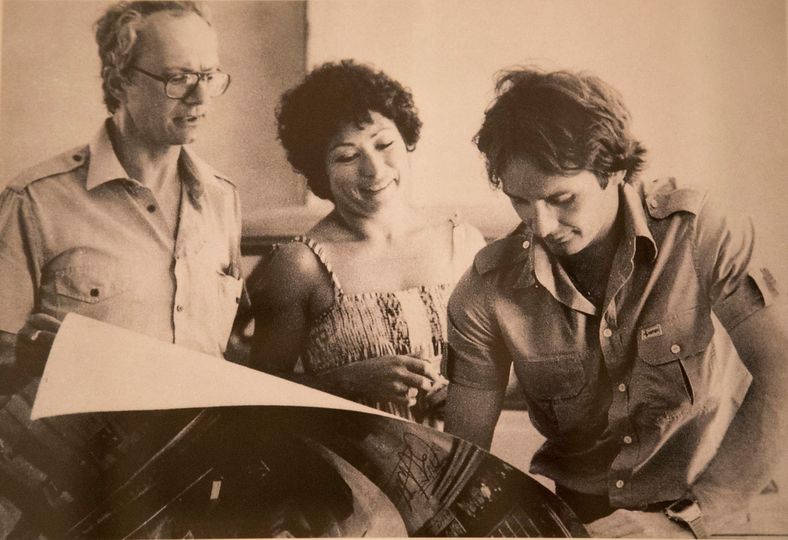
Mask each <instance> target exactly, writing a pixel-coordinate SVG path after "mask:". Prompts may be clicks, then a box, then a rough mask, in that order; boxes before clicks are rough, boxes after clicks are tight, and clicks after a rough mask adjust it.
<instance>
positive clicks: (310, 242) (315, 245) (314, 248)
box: [289, 235, 342, 297]
mask: <svg viewBox="0 0 788 540" xmlns="http://www.w3.org/2000/svg"><path fill="white" fill-rule="evenodd" d="M289 243H300V244H303V245H305V246H306V247H308V248H309V250H310V251H311V252H312V253H313V254H314V255H315V257H316V258H317V260H318V261H319V262H320V266H321V267H322V268H323V270H324V271H325V272H326V273H327V274H328V276H329V278H331V284H332V285H333V287H334V296H335V297H339V296H341V295H342V287H341V286H340V284H339V280H338V279H337V276H336V274H334V270H333V269H332V268H331V263H330V262H329V261H328V257H327V256H326V252H325V249H324V248H323V246H322V245H321V244H320V243H319V242H318V241H317V240H315V239H314V238H311V237H309V236H306V235H300V236H296V237H294V238H293V239H292V240H291V241H290V242H289Z"/></svg>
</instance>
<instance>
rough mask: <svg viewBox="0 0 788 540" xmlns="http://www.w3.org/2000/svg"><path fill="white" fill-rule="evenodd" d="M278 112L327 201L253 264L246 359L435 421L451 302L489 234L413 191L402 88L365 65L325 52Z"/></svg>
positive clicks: (413, 131)
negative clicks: (326, 58) (257, 272)
mask: <svg viewBox="0 0 788 540" xmlns="http://www.w3.org/2000/svg"><path fill="white" fill-rule="evenodd" d="M277 121H278V129H279V131H278V134H279V139H280V141H281V142H282V145H283V146H284V148H285V151H286V152H287V158H288V160H289V161H290V163H291V164H292V165H293V167H294V168H295V169H296V170H297V171H298V172H300V173H301V174H303V175H304V176H305V177H306V179H307V184H308V186H309V188H310V190H311V191H312V192H313V193H314V194H315V195H317V196H318V197H321V198H324V199H328V200H330V201H331V202H332V203H333V204H334V209H333V210H332V211H331V212H330V213H329V214H328V215H327V216H326V217H325V218H323V219H322V220H321V221H320V222H319V223H318V224H317V225H315V226H314V227H313V228H312V229H311V230H310V231H309V232H308V233H307V235H306V236H303V237H299V238H296V239H295V240H294V241H292V242H290V243H286V244H280V245H278V246H276V249H275V250H274V252H273V254H272V256H270V257H269V258H267V259H266V260H265V261H264V262H263V263H261V264H263V265H265V267H264V268H263V269H262V275H261V276H260V279H259V280H256V281H257V283H260V284H261V285H260V286H259V287H258V288H257V290H253V291H251V296H252V309H253V312H254V317H255V332H254V337H253V345H252V353H251V361H250V363H251V365H252V366H253V367H255V368H257V369H261V370H264V371H267V372H270V373H274V374H277V375H280V376H284V377H288V378H290V379H292V380H296V381H299V382H302V383H304V384H308V385H310V386H313V387H316V388H320V389H322V390H325V391H328V392H331V393H334V394H338V395H341V396H344V397H347V398H350V399H354V400H356V401H360V402H362V403H366V404H368V405H371V406H374V407H377V408H379V409H382V410H385V411H388V412H391V413H393V414H397V415H399V416H402V417H405V418H409V419H413V420H416V421H422V422H427V423H430V424H432V425H437V424H439V422H438V421H437V420H438V417H439V416H440V415H439V414H436V411H437V410H438V409H439V405H440V404H441V402H442V399H441V396H442V395H444V394H445V392H444V389H445V388H444V387H445V383H446V381H445V379H444V377H443V375H442V374H441V366H442V364H444V362H443V361H442V360H443V357H444V356H445V354H446V303H447V301H448V298H449V295H450V293H451V291H452V289H453V286H454V283H455V282H456V280H457V279H458V278H459V276H460V275H461V274H462V272H464V270H465V269H466V268H467V267H468V266H469V265H470V263H471V261H472V258H473V255H474V254H475V253H476V251H478V249H479V248H480V247H481V246H482V245H483V243H484V241H483V239H482V237H481V235H480V233H479V232H478V231H477V230H476V229H474V228H473V227H470V226H468V225H465V224H461V223H459V222H458V221H457V220H456V219H448V218H444V217H438V216H435V215H433V214H431V213H430V212H429V211H425V210H419V209H416V208H414V207H413V206H411V204H410V203H409V198H408V196H407V193H408V190H409V186H410V185H411V183H412V182H414V181H415V179H414V178H412V176H411V169H410V152H412V151H413V150H414V149H415V147H416V142H417V141H418V139H419V132H420V129H421V121H420V120H419V118H418V115H417V113H416V109H415V107H414V104H413V98H412V95H411V93H410V92H409V91H408V90H406V89H405V88H404V87H403V86H402V85H401V84H400V83H398V82H397V81H394V80H392V79H391V78H390V77H388V76H387V75H386V74H384V73H382V72H380V71H376V70H374V69H373V68H371V67H369V66H366V65H362V64H358V63H355V62H353V61H351V60H345V61H342V62H338V63H327V64H324V65H322V66H320V67H318V68H316V69H315V70H313V71H312V72H311V73H309V74H308V75H307V76H306V77H305V79H304V80H303V81H302V82H301V83H300V84H298V85H297V86H295V87H294V88H292V89H290V90H289V91H287V92H286V93H285V94H284V95H283V96H282V99H281V102H280V104H279V107H278V109H277ZM299 358H300V359H301V365H302V366H303V369H297V368H296V366H297V364H298V360H299Z"/></svg>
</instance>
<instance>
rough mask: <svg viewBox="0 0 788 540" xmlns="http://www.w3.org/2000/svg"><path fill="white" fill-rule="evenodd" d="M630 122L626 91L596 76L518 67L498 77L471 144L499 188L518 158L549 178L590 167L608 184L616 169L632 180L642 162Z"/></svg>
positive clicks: (641, 155)
mask: <svg viewBox="0 0 788 540" xmlns="http://www.w3.org/2000/svg"><path fill="white" fill-rule="evenodd" d="M629 124H630V114H629V110H628V109H627V107H626V106H625V105H624V102H623V101H622V99H621V95H620V94H619V93H618V92H617V91H616V90H615V89H614V88H612V87H611V86H610V85H608V84H607V83H605V82H604V81H602V80H601V79H599V78H598V77H595V76H593V75H590V74H587V73H574V72H570V71H554V72H544V71H542V70H540V69H538V68H533V67H521V68H517V69H511V70H507V71H505V72H502V73H501V74H500V75H499V76H498V82H497V84H496V98H495V100H494V101H493V103H492V105H491V106H490V107H488V108H487V110H486V111H485V114H484V122H483V123H482V127H481V129H480V130H479V132H478V133H477V134H476V136H475V137H474V138H473V142H474V143H475V144H476V146H477V147H478V149H479V151H480V152H481V153H482V154H483V155H484V158H485V161H486V166H487V174H488V176H489V179H490V183H492V184H493V185H494V186H496V187H499V186H500V184H501V173H502V171H503V170H504V168H505V167H506V166H507V165H508V163H509V162H510V161H511V160H512V158H514V157H518V156H521V157H527V158H529V159H531V160H533V161H534V163H535V164H536V165H537V166H538V167H540V168H541V169H542V170H543V171H544V172H545V173H546V174H550V175H556V176H557V175H561V176H570V175H572V174H576V173H578V172H580V171H583V170H587V171H591V172H593V173H594V174H595V175H596V177H597V180H598V181H599V184H600V185H601V186H602V187H603V188H604V187H606V186H607V183H608V179H609V177H610V175H611V174H613V173H615V172H617V171H626V173H625V175H624V181H625V182H632V181H633V180H634V179H635V178H636V177H637V175H638V173H639V172H640V171H641V170H642V168H643V166H644V164H645V159H644V155H645V153H646V149H645V148H644V147H643V146H642V145H641V143H640V142H639V141H638V140H636V139H635V138H634V137H633V136H632V134H631V133H630V131H629Z"/></svg>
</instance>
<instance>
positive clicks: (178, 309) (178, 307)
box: [175, 304, 183, 311]
mask: <svg viewBox="0 0 788 540" xmlns="http://www.w3.org/2000/svg"><path fill="white" fill-rule="evenodd" d="M175 310H176V311H183V306H182V305H180V304H178V305H177V306H175Z"/></svg>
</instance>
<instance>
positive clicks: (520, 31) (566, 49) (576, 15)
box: [307, 0, 788, 283]
mask: <svg viewBox="0 0 788 540" xmlns="http://www.w3.org/2000/svg"><path fill="white" fill-rule="evenodd" d="M307 15H308V20H309V41H308V47H307V63H308V65H309V66H310V67H311V66H314V65H316V64H319V63H321V62H323V61H326V60H337V59H340V58H345V57H353V58H356V59H359V60H362V61H366V62H370V63H373V64H375V65H376V66H377V67H378V68H381V69H383V70H384V71H386V72H387V73H389V74H390V75H392V76H393V77H395V78H397V79H399V80H400V81H401V82H403V83H404V84H405V85H406V86H409V87H410V88H411V89H412V91H413V93H414V97H415V100H416V105H417V106H418V107H419V110H420V112H421V117H422V120H423V122H424V130H423V137H422V141H421V142H420V144H419V147H418V148H417V150H416V152H415V153H414V155H413V164H414V168H415V170H416V172H417V174H418V176H419V180H420V183H419V185H418V186H417V187H416V189H415V190H414V193H413V199H414V201H415V202H417V203H419V204H425V205H432V204H439V205H441V206H444V205H448V206H452V205H455V206H459V207H462V206H464V205H474V206H478V205H482V206H484V207H486V208H487V209H488V211H487V212H486V215H487V216H488V217H487V219H493V220H499V221H505V220H507V219H508V220H514V219H516V218H515V217H514V216H513V213H512V212H511V210H510V208H509V207H508V204H507V202H506V201H505V200H504V198H503V197H502V196H500V195H496V194H495V193H492V192H491V191H490V189H489V188H488V187H487V184H486V177H485V174H484V166H483V162H482V160H481V158H480V157H479V155H478V152H477V151H476V149H475V147H474V146H473V144H472V143H471V138H472V137H473V135H474V134H475V133H476V131H477V130H478V128H479V126H480V124H481V120H482V116H483V113H484V109H485V107H486V106H487V105H488V104H489V102H490V100H491V99H492V97H493V86H494V74H495V73H496V72H497V71H498V70H500V69H502V68H505V67H507V66H511V65H516V64H537V65H539V66H542V67H544V68H546V69H564V68H565V69H572V70H586V71H591V72H593V73H595V74H597V75H599V76H600V77H602V78H603V79H605V80H606V81H608V82H609V83H611V84H612V85H613V86H615V87H616V88H617V89H618V90H619V91H620V92H621V93H622V94H623V96H624V100H625V102H626V103H627V105H628V106H629V108H630V111H631V112H632V116H633V118H634V124H633V132H634V133H635V134H636V136H637V137H639V138H640V140H641V141H643V142H644V144H645V145H646V147H647V148H648V150H649V155H648V159H649V167H648V169H647V170H646V171H645V173H644V177H656V176H664V175H667V176H677V177H681V178H687V179H691V180H693V181H697V182H699V183H702V184H706V185H708V186H712V187H713V188H714V189H715V190H717V191H718V192H721V194H722V195H723V198H725V199H729V200H732V201H733V203H734V204H735V207H736V209H737V210H740V211H743V212H748V213H750V214H753V215H754V217H755V220H756V226H757V227H758V229H759V232H760V233H761V235H762V238H763V240H764V246H765V248H766V249H765V250H764V251H765V252H766V253H767V255H768V257H769V259H770V262H771V263H772V266H773V267H774V270H775V273H778V274H781V275H782V276H783V279H782V281H783V283H785V282H786V280H785V277H788V272H785V271H783V270H782V268H778V267H777V265H778V264H783V265H784V263H783V254H784V253H785V252H786V244H788V242H786V239H785V238H786V237H785V233H784V231H785V223H786V219H785V215H786V213H788V182H787V181H786V171H788V127H787V125H788V124H787V123H788V76H787V74H786V6H785V2H784V1H782V0H757V1H751V2H741V1H739V0H594V1H589V0H582V1H581V0H559V1H552V0H495V1H487V2H483V1H480V0H400V1H397V2H393V1H389V0H367V1H365V2H356V1H353V0H332V1H329V2H322V1H321V2H311V3H309V5H308V11H307ZM474 215H476V214H474Z"/></svg>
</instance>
